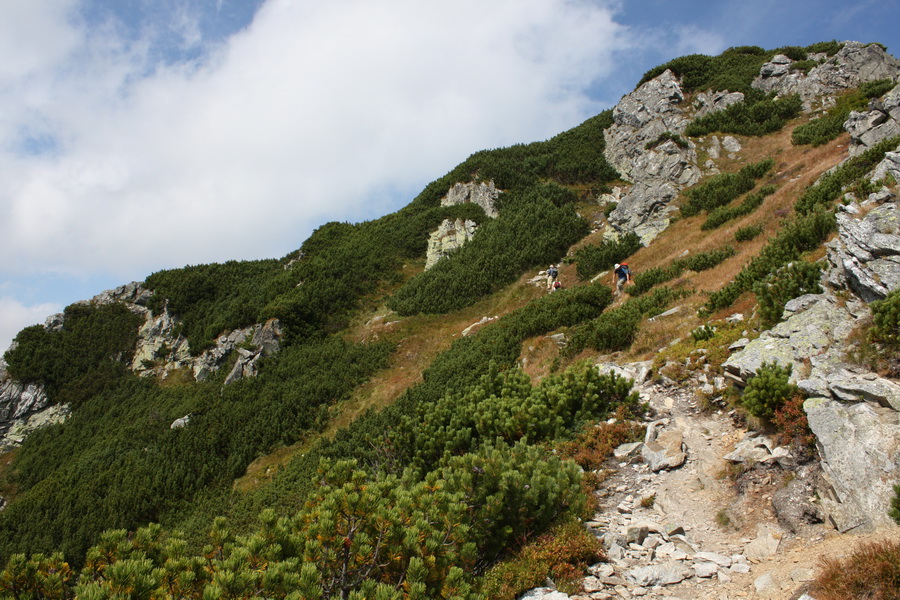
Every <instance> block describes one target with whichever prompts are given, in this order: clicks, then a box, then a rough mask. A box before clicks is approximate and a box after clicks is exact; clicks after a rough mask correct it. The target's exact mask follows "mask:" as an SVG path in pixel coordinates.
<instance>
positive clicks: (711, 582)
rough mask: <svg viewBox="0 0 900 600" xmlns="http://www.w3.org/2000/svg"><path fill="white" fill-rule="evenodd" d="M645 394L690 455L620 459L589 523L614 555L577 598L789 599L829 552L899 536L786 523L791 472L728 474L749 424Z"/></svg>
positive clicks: (653, 388) (661, 390) (676, 393)
mask: <svg viewBox="0 0 900 600" xmlns="http://www.w3.org/2000/svg"><path fill="white" fill-rule="evenodd" d="M641 393H642V397H643V398H644V399H645V400H646V401H648V402H649V403H650V405H651V407H652V409H653V412H654V418H655V419H656V421H655V422H657V423H660V426H661V428H662V432H678V433H680V435H681V439H682V440H683V444H684V446H683V448H684V450H685V453H686V455H687V456H686V460H685V462H684V464H683V465H682V466H681V467H679V468H674V469H669V470H663V471H660V472H658V473H653V472H651V471H650V469H649V468H648V466H647V464H645V463H643V462H641V461H640V457H639V456H638V457H637V460H629V459H628V458H627V457H620V458H619V459H617V460H619V461H621V462H620V463H619V465H618V466H619V468H618V469H617V472H616V474H615V475H614V476H613V477H611V478H610V479H608V480H607V481H606V482H604V484H603V486H602V488H601V489H599V490H597V492H596V493H597V495H598V496H599V497H600V498H601V509H600V511H599V512H598V513H597V514H596V515H595V517H594V520H593V521H592V522H590V523H589V524H588V525H589V526H590V527H592V528H594V531H595V533H596V534H597V535H599V536H603V541H604V544H605V545H606V547H607V548H608V553H609V556H610V560H609V563H601V564H599V565H594V566H593V567H591V569H590V571H591V574H590V575H589V576H588V577H586V578H585V580H584V592H582V593H581V595H578V596H573V597H574V598H592V599H595V600H609V599H615V598H625V599H629V598H635V597H640V598H648V599H651V598H667V599H682V600H704V599H710V600H712V599H715V600H728V599H734V598H758V599H766V600H774V599H785V600H786V599H788V598H794V597H797V596H799V595H800V593H802V591H803V590H804V589H805V587H806V586H807V585H808V583H809V582H810V581H811V580H812V578H813V577H814V573H815V570H816V567H817V566H818V564H819V560H820V557H821V556H823V555H827V556H835V552H839V553H848V552H849V551H851V550H852V549H853V547H854V546H856V544H857V542H861V541H865V540H869V539H875V538H881V537H885V536H888V535H891V533H890V532H881V533H875V534H868V535H853V534H843V535H841V534H838V533H837V532H836V531H835V530H834V529H833V528H832V527H831V526H830V525H828V524H810V525H806V526H803V527H801V528H800V529H799V530H798V531H797V532H789V531H787V530H785V529H783V528H782V527H781V526H780V525H779V523H778V520H777V519H776V516H775V513H774V510H773V509H772V501H771V500H772V494H773V493H774V492H775V491H776V490H777V489H778V488H780V487H782V485H783V483H784V482H785V480H786V479H788V478H790V477H791V476H792V475H791V474H789V473H788V472H786V471H783V470H782V469H781V468H780V467H778V466H777V464H776V463H775V462H774V461H773V464H772V466H771V468H758V469H753V470H751V471H748V472H746V473H745V474H744V475H743V476H742V477H739V478H738V482H739V485H738V484H736V483H735V481H734V479H732V478H731V477H729V476H728V474H729V473H730V472H732V473H733V472H734V469H733V466H731V465H732V463H731V461H729V460H726V459H725V458H723V457H724V456H725V455H726V454H728V453H729V452H731V451H732V450H733V449H734V447H735V445H736V444H737V443H738V442H740V441H741V440H742V439H744V438H745V436H746V433H747V432H746V430H745V429H744V428H742V427H740V426H739V425H736V424H735V423H734V421H733V419H732V418H731V416H730V415H729V414H724V413H722V412H721V411H719V412H717V413H715V414H710V413H704V412H701V411H700V410H699V409H698V406H697V401H696V398H695V396H694V393H693V391H692V390H690V389H687V388H684V387H677V386H674V385H672V386H666V385H660V384H651V383H648V384H645V385H643V386H642V387H641ZM662 435H663V433H660V436H662ZM651 499H652V500H651ZM893 534H894V535H896V532H893ZM557 593H558V592H557ZM536 597H540V596H536ZM545 597H548V598H549V597H552V596H550V595H548V596H545ZM557 597H558V598H562V597H564V596H563V595H561V594H560V595H559V596H557Z"/></svg>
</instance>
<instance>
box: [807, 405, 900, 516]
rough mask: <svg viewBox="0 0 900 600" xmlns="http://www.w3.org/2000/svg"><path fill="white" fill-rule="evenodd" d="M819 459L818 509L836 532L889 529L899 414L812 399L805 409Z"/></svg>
mask: <svg viewBox="0 0 900 600" xmlns="http://www.w3.org/2000/svg"><path fill="white" fill-rule="evenodd" d="M803 408H804V410H805V411H806V415H807V418H808V419H809V426H810V429H812V431H813V433H814V434H815V435H816V444H817V446H818V449H819V455H820V457H821V459H822V477H823V479H824V480H825V481H826V482H827V486H825V487H824V488H820V496H821V504H822V508H823V510H824V511H825V512H826V514H827V516H828V519H829V520H830V521H831V522H832V524H833V525H834V526H835V528H837V529H838V530H840V531H848V530H851V529H852V530H855V531H866V530H870V529H873V528H876V527H881V526H890V525H893V521H892V520H891V518H890V517H889V516H888V510H889V509H890V503H891V499H892V498H893V497H894V488H893V486H894V484H896V483H897V476H898V473H900V413H898V412H897V411H895V410H892V409H890V408H884V407H880V406H876V405H874V404H871V403H868V402H858V403H854V404H844V403H841V402H838V401H836V400H831V399H828V398H811V399H809V400H807V401H806V402H805V403H804V405H803Z"/></svg>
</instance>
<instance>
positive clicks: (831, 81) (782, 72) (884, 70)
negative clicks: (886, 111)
mask: <svg viewBox="0 0 900 600" xmlns="http://www.w3.org/2000/svg"><path fill="white" fill-rule="evenodd" d="M810 59H812V60H817V61H821V63H820V64H819V65H818V66H816V67H813V68H812V69H810V71H809V73H808V74H806V73H803V72H802V71H800V70H796V69H791V68H790V67H791V62H792V61H791V59H790V58H788V57H787V56H784V55H781V54H779V55H777V56H775V57H773V59H772V60H771V61H770V62H767V63H766V64H764V65H763V66H762V67H761V68H760V72H759V76H758V77H757V78H756V79H755V80H754V81H753V84H752V86H753V87H754V88H756V89H759V90H763V91H765V92H776V93H777V94H778V95H781V96H785V95H788V94H799V96H800V97H801V98H802V99H803V101H804V106H805V107H806V109H807V110H809V109H810V108H815V107H816V106H814V105H816V104H819V105H828V104H830V103H831V102H832V101H833V99H832V98H831V96H832V95H833V94H835V93H836V92H839V91H841V90H847V89H850V88H854V87H857V86H858V85H859V84H860V83H862V82H864V81H873V80H876V79H885V78H896V77H897V75H898V74H900V60H897V59H896V58H894V57H893V56H891V55H889V54H888V53H887V52H885V51H884V49H882V48H881V46H879V45H878V44H861V43H859V42H845V43H844V47H843V48H842V49H841V50H840V51H838V52H837V53H836V54H835V55H834V56H832V57H830V58H828V57H826V56H825V55H824V54H813V55H811V56H810Z"/></svg>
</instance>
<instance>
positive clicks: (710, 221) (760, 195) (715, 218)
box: [700, 185, 776, 231]
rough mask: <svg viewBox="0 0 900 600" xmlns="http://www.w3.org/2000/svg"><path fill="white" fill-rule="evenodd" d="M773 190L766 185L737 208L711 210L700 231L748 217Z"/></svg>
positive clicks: (727, 207) (726, 207)
mask: <svg viewBox="0 0 900 600" xmlns="http://www.w3.org/2000/svg"><path fill="white" fill-rule="evenodd" d="M775 189H776V188H775V186H774V185H766V186H763V187H762V188H760V190H759V191H758V192H756V193H755V194H749V195H748V196H747V197H746V198H744V200H743V201H742V202H741V203H740V204H738V205H737V206H719V207H718V208H715V209H713V211H712V212H710V213H709V216H708V217H707V218H706V221H704V222H703V224H702V225H701V226H700V229H702V230H704V231H707V230H710V229H715V228H716V227H721V226H722V225H724V224H725V223H727V222H728V221H732V220H734V219H738V218H740V217H744V216H746V215H749V214H750V213H752V212H753V211H754V210H756V209H757V208H759V207H760V206H762V203H763V200H765V198H766V196H770V195H772V194H774V193H775Z"/></svg>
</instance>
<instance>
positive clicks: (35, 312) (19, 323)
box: [0, 296, 62, 357]
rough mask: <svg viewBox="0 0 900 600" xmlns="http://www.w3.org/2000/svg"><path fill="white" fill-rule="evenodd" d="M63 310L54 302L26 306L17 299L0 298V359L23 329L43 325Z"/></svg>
mask: <svg viewBox="0 0 900 600" xmlns="http://www.w3.org/2000/svg"><path fill="white" fill-rule="evenodd" d="M61 310H62V306H60V305H59V304H55V303H52V302H46V303H41V304H35V305H31V306H26V305H24V304H22V303H21V302H19V301H18V300H16V299H15V298H12V297H9V296H0V357H2V356H3V353H4V352H6V349H7V348H8V347H9V344H10V342H11V341H12V340H13V338H14V337H15V336H16V334H17V333H18V332H19V331H21V330H22V328H23V327H26V326H28V325H37V324H39V323H43V322H44V320H45V319H46V318H47V317H48V316H49V315H52V314H55V313H58V312H60V311H61Z"/></svg>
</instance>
